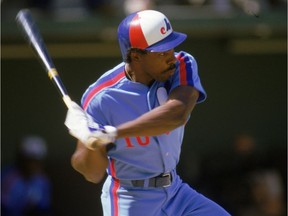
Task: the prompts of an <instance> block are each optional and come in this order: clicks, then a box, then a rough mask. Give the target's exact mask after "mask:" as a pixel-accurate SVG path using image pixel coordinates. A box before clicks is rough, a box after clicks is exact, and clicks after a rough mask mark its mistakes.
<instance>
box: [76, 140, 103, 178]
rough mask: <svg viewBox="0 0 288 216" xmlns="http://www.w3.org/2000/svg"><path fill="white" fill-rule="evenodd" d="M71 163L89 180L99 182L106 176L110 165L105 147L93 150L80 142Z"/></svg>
mask: <svg viewBox="0 0 288 216" xmlns="http://www.w3.org/2000/svg"><path fill="white" fill-rule="evenodd" d="M71 165H72V167H73V168H74V169H75V170H76V171H78V172H79V173H81V174H82V175H83V176H84V177H85V179H86V180H87V181H90V182H93V183H99V182H100V181H101V180H102V179H103V177H104V176H105V172H106V168H107V166H108V159H107V156H106V150H105V148H99V149H96V150H95V151H91V150H89V149H87V148H86V147H85V146H84V145H83V144H82V143H80V142H78V144H77V148H76V150H75V152H74V154H73V155H72V157H71Z"/></svg>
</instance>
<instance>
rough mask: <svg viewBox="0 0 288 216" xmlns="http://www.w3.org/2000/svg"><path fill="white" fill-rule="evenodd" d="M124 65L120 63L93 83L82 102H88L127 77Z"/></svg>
mask: <svg viewBox="0 0 288 216" xmlns="http://www.w3.org/2000/svg"><path fill="white" fill-rule="evenodd" d="M124 65H125V64H124V63H123V62H122V63H120V64H118V65H117V66H115V67H114V68H112V69H111V70H108V71H107V72H105V73H104V74H103V75H102V76H100V78H99V79H98V80H97V81H96V82H94V83H93V84H91V85H90V86H89V87H88V88H87V90H86V91H85V92H84V94H83V96H82V104H86V103H88V102H89V101H91V99H92V98H94V97H95V96H96V95H100V94H101V93H103V92H105V91H107V90H109V89H110V88H112V87H113V86H115V85H117V84H118V83H119V82H121V80H122V79H123V78H125V72H124Z"/></svg>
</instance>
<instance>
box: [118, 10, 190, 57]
mask: <svg viewBox="0 0 288 216" xmlns="http://www.w3.org/2000/svg"><path fill="white" fill-rule="evenodd" d="M186 37H187V35H186V34H183V33H179V32H175V31H173V29H172V26H171V24H170V22H169V20H168V19H167V17H166V16H165V15H164V14H162V13H160V12H158V11H155V10H144V11H140V12H136V13H132V14H130V15H128V16H127V17H126V18H125V19H124V20H123V21H122V22H121V23H120V25H119V27H118V40H119V45H120V49H121V53H122V57H123V59H124V61H125V59H126V55H127V50H128V49H129V48H139V49H144V50H148V51H151V52H165V51H168V50H171V49H173V48H175V47H176V46H178V45H179V44H181V43H182V42H183V41H184V40H185V39H186Z"/></svg>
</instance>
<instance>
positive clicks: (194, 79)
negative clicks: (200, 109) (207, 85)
mask: <svg viewBox="0 0 288 216" xmlns="http://www.w3.org/2000/svg"><path fill="white" fill-rule="evenodd" d="M176 58H177V59H178V66H177V70H176V73H175V74H174V76H173V78H172V82H171V88H170V91H171V90H172V89H174V88H176V87H177V86H180V85H189V86H193V87H194V88H196V89H197V90H198V91H199V98H198V100H197V103H201V102H203V101H204V100H205V99H206V97H207V94H206V92H205V90H204V88H203V86H202V84H201V81H200V77H199V75H198V66H197V62H196V60H195V58H194V57H193V56H192V55H190V54H188V53H186V52H183V51H181V52H179V53H176Z"/></svg>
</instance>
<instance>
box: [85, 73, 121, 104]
mask: <svg viewBox="0 0 288 216" xmlns="http://www.w3.org/2000/svg"><path fill="white" fill-rule="evenodd" d="M124 76H125V73H124V71H122V72H121V73H119V74H118V75H117V76H116V77H114V78H113V79H111V80H108V81H106V82H104V83H102V84H101V85H99V86H96V87H95V88H94V89H92V91H91V92H89V94H88V95H87V97H86V99H85V101H84V103H83V108H84V110H86V108H87V106H88V104H89V102H90V101H91V100H92V98H93V97H94V96H95V95H96V94H97V93H98V92H99V91H101V90H103V89H104V88H107V87H109V86H112V85H114V84H115V83H117V82H118V81H119V80H121V79H122V78H123V77H124Z"/></svg>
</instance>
